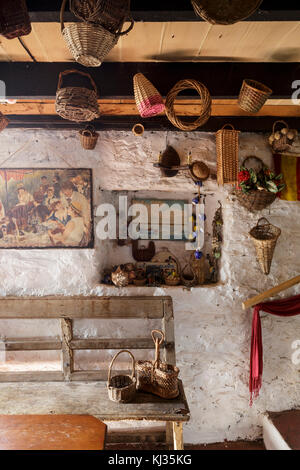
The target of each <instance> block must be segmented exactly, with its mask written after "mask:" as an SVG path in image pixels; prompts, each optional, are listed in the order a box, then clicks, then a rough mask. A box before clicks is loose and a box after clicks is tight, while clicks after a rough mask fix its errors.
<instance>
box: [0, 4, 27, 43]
mask: <svg viewBox="0 0 300 470" xmlns="http://www.w3.org/2000/svg"><path fill="white" fill-rule="evenodd" d="M30 32H31V23H30V18H29V15H28V10H27V5H26V1H25V0H0V34H2V36H4V37H6V39H14V38H18V37H20V36H26V35H27V34H30Z"/></svg>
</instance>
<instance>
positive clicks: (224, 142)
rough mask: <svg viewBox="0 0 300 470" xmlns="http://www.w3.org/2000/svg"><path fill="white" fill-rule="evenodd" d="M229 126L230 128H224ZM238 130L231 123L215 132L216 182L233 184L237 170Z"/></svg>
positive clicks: (235, 181) (236, 179)
mask: <svg viewBox="0 0 300 470" xmlns="http://www.w3.org/2000/svg"><path fill="white" fill-rule="evenodd" d="M226 126H229V127H230V128H231V129H226ZM239 132H240V131H236V130H235V129H234V127H233V126H232V125H231V124H225V126H223V127H222V129H220V130H219V131H218V132H217V133H216V148H217V181H218V184H220V185H224V184H226V183H229V184H235V183H237V181H238V171H239Z"/></svg>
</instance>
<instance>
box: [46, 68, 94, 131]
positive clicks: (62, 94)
mask: <svg viewBox="0 0 300 470" xmlns="http://www.w3.org/2000/svg"><path fill="white" fill-rule="evenodd" d="M70 74H79V75H82V76H84V77H87V78H88V79H89V80H90V83H91V85H92V87H93V90H91V89H89V88H86V87H82V86H68V87H64V88H63V87H62V82H63V77H64V76H66V75H70ZM97 98H98V96H97V87H96V84H95V82H94V80H93V79H92V77H91V76H90V75H89V74H88V73H85V72H81V71H80V70H65V71H64V72H61V73H60V74H59V80H58V86H57V92H56V100H55V109H56V112H57V114H59V115H60V116H61V117H62V118H64V119H68V120H69V121H75V122H85V121H92V120H94V119H96V118H98V117H99V116H100V112H99V106H98V100H97Z"/></svg>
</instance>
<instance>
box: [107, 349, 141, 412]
mask: <svg viewBox="0 0 300 470" xmlns="http://www.w3.org/2000/svg"><path fill="white" fill-rule="evenodd" d="M124 352H125V353H127V354H129V355H130V357H131V361H132V373H131V375H130V376H129V375H115V376H114V377H111V369H112V366H113V363H114V362H115V360H116V359H117V357H118V356H119V355H120V354H122V353H124ZM107 390H108V396H109V399H110V400H112V401H116V402H118V403H128V402H130V401H132V400H133V399H134V397H135V392H136V378H135V359H134V356H133V354H132V353H131V352H130V351H128V350H127V349H122V351H119V352H118V353H117V354H115V355H114V357H113V359H112V361H111V363H110V366H109V369H108V379H107Z"/></svg>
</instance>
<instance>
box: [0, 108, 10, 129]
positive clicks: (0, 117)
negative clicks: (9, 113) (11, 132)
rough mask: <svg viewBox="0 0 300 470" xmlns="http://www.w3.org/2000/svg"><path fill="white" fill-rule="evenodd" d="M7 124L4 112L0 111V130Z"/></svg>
mask: <svg viewBox="0 0 300 470" xmlns="http://www.w3.org/2000/svg"><path fill="white" fill-rule="evenodd" d="M8 124H9V120H8V119H7V117H6V116H4V114H2V113H1V112H0V132H1V131H3V130H4V129H5V128H6V127H7V126H8Z"/></svg>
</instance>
